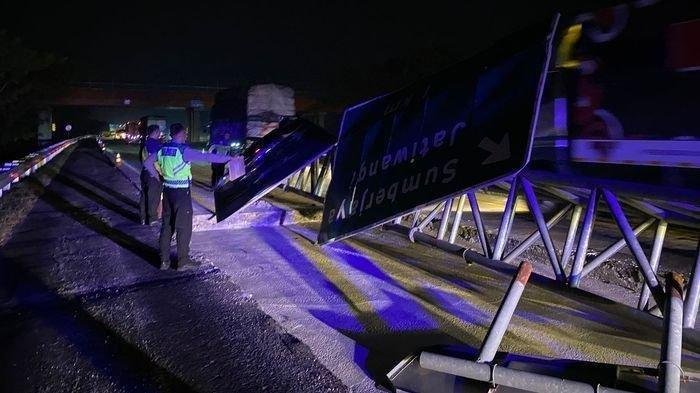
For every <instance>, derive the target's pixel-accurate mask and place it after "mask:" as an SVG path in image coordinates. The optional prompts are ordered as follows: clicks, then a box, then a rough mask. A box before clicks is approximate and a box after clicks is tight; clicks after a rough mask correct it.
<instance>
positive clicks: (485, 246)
mask: <svg viewBox="0 0 700 393" xmlns="http://www.w3.org/2000/svg"><path fill="white" fill-rule="evenodd" d="M467 198H468V199H469V207H470V209H471V211H472V218H474V224H476V232H477V233H478V235H479V243H481V249H482V250H483V251H484V256H485V257H487V258H491V256H492V255H493V253H492V251H491V245H490V244H489V239H488V237H487V236H486V228H485V227H484V221H483V220H482V219H481V211H480V210H479V202H478V201H477V199H476V195H475V194H474V192H468V193H467Z"/></svg>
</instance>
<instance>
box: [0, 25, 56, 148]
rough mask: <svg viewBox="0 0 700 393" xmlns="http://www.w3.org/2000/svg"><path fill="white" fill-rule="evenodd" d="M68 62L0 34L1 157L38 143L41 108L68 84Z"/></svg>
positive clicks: (3, 33)
mask: <svg viewBox="0 0 700 393" xmlns="http://www.w3.org/2000/svg"><path fill="white" fill-rule="evenodd" d="M66 63H67V62H66V61H65V59H62V58H58V57H56V56H55V55H53V54H50V53H44V52H39V51H35V50H32V49H29V48H27V47H25V46H24V45H23V43H22V42H21V40H20V39H18V38H13V37H10V36H9V35H8V34H7V32H5V31H0V156H5V155H8V154H12V153H13V152H14V151H16V150H17V149H18V148H19V147H20V146H26V145H27V144H30V143H32V141H35V140H36V133H37V129H36V125H37V111H38V108H39V107H40V105H41V102H42V101H43V100H45V99H47V98H48V97H49V96H51V95H52V94H56V92H57V91H59V89H60V88H61V87H62V86H63V84H64V83H66V81H67V67H66Z"/></svg>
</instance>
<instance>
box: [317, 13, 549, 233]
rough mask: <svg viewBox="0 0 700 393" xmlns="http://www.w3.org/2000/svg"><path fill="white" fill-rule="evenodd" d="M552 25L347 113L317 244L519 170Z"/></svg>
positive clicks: (533, 118)
mask: <svg viewBox="0 0 700 393" xmlns="http://www.w3.org/2000/svg"><path fill="white" fill-rule="evenodd" d="M554 25H556V22H555V23H554ZM555 28H556V26H553V24H552V23H543V24H540V25H537V26H533V27H532V28H530V29H528V30H526V31H523V32H520V33H519V34H518V35H517V36H513V37H510V38H508V39H506V40H504V41H502V42H499V43H498V44H497V45H495V46H494V47H492V48H491V49H489V50H487V51H485V52H483V53H481V54H480V55H478V56H475V57H473V58H471V59H469V60H466V61H464V62H461V63H458V64H456V65H454V66H452V67H450V68H449V69H446V70H444V71H442V72H440V73H439V74H437V75H434V76H432V77H430V78H427V79H425V80H421V81H419V82H417V83H414V84H412V85H410V86H408V87H406V88H403V89H401V90H398V91H395V92H393V93H390V94H387V95H384V96H381V97H377V98H375V99H372V100H370V101H367V102H365V103H362V104H360V105H357V106H354V107H352V108H349V109H347V110H346V111H345V113H344V115H343V120H342V124H341V130H340V134H339V139H338V145H337V148H336V156H335V163H334V166H333V170H334V172H333V178H332V180H331V183H330V186H329V190H328V193H327V194H326V203H325V208H324V212H323V221H322V223H321V229H320V232H319V238H318V240H319V243H321V244H323V243H327V242H331V241H334V240H337V239H339V238H343V237H346V236H350V235H352V234H354V233H357V232H359V231H362V230H364V229H367V228H370V227H372V226H376V225H379V224H381V223H383V222H386V221H389V220H391V219H393V218H395V217H397V216H400V215H403V214H406V213H409V212H411V211H413V210H414V209H416V208H417V207H420V206H424V205H427V204H430V203H433V202H436V201H439V200H441V199H445V198H447V197H449V196H451V195H457V194H458V193H461V192H463V191H464V190H466V189H470V188H473V187H476V186H479V185H482V184H485V183H489V182H493V181H495V180H497V179H500V178H503V177H506V176H510V175H512V174H514V173H516V172H517V171H519V170H521V169H522V168H523V167H524V166H525V165H526V164H527V162H528V160H529V154H530V148H531V144H532V138H533V132H534V124H535V122H536V117H537V108H538V106H539V102H540V98H541V94H542V88H543V85H544V79H545V76H546V73H547V67H548V62H549V58H550V53H551V42H552V35H553V32H554V31H555Z"/></svg>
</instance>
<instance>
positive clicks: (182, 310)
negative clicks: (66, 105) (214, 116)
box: [0, 141, 347, 392]
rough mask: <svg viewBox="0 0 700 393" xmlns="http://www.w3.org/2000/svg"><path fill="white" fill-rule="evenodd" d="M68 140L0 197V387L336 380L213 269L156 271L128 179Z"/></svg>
mask: <svg viewBox="0 0 700 393" xmlns="http://www.w3.org/2000/svg"><path fill="white" fill-rule="evenodd" d="M71 150H72V152H67V153H64V154H62V155H61V156H60V157H58V158H57V159H56V160H55V161H54V162H52V163H51V164H49V165H47V166H45V167H44V169H42V170H41V171H40V172H39V173H38V174H37V175H34V176H32V177H31V178H28V179H26V180H25V181H24V182H23V184H22V185H21V186H20V187H18V188H17V191H16V192H15V191H13V192H12V193H10V194H7V195H6V196H5V197H3V198H2V200H1V201H0V203H2V204H3V205H2V215H3V228H4V229H5V230H6V232H5V233H3V238H4V240H3V242H4V243H3V246H2V249H1V250H0V258H1V259H0V267H1V270H0V280H2V281H1V282H0V288H1V289H0V304H1V305H2V306H0V347H1V348H2V351H0V365H2V366H1V367H0V391H7V392H41V391H46V392H49V391H50V392H60V391H65V392H81V391H83V392H98V391H99V392H147V391H209V392H213V391H219V392H221V391H227V392H231V391H241V392H247V391H280V392H287V391H308V392H319V391H346V390H347V388H346V387H345V386H344V385H343V384H342V383H341V382H340V380H339V379H338V378H337V377H335V376H334V375H333V374H332V373H331V372H330V371H329V370H328V369H327V368H326V367H324V366H323V365H321V364H320V363H319V362H318V361H317V360H316V358H315V356H314V355H313V354H312V353H311V351H310V350H309V348H308V347H307V346H306V345H305V344H303V343H301V342H300V341H299V340H298V339H296V338H295V337H294V336H292V335H290V334H288V333H287V332H285V331H284V329H282V328H280V326H279V325H278V324H277V323H276V322H275V321H274V320H273V319H272V318H270V317H269V316H267V315H266V314H265V313H263V312H262V311H260V309H259V308H258V307H257V305H256V304H255V303H254V301H252V300H251V299H250V298H249V297H246V296H244V295H242V293H241V292H240V290H239V289H238V288H237V287H236V286H235V285H234V284H233V283H231V281H230V280H228V279H227V278H226V276H225V275H224V274H222V273H221V272H220V271H219V270H218V269H216V268H215V267H213V266H211V265H206V264H205V266H203V267H202V268H200V269H198V270H195V271H189V272H186V273H178V272H173V271H170V272H161V271H160V270H158V269H157V268H156V267H155V264H156V263H157V261H158V259H157V255H156V249H155V248H154V244H155V239H156V237H157V230H158V229H157V228H156V227H141V226H138V225H137V224H136V222H137V217H136V214H137V211H138V210H137V207H136V204H135V202H136V201H137V199H136V197H135V195H136V194H135V192H134V188H133V186H132V185H131V184H130V183H129V182H128V181H127V179H126V178H125V177H124V176H123V175H122V174H121V173H120V172H119V171H117V170H116V169H115V168H114V167H113V166H112V165H111V164H110V162H109V161H108V160H107V159H106V158H105V157H104V156H103V155H102V153H101V152H100V151H99V150H98V149H97V145H96V143H95V142H94V141H86V142H83V143H81V144H80V145H79V146H78V147H77V148H75V149H74V150H73V149H71ZM26 203H29V204H30V205H31V206H30V207H29V208H24V207H23V205H24V204H26ZM8 226H10V227H11V228H8ZM8 229H11V230H9V231H8Z"/></svg>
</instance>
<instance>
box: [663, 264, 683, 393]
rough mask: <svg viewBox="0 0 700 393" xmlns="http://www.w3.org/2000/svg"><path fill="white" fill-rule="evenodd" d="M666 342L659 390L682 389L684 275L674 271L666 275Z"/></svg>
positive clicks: (674, 392) (674, 390)
mask: <svg viewBox="0 0 700 393" xmlns="http://www.w3.org/2000/svg"><path fill="white" fill-rule="evenodd" d="M664 308H665V314H666V315H665V316H664V342H663V346H662V348H661V362H660V363H659V392H663V393H678V392H680V390H681V374H682V373H683V369H682V368H681V350H682V344H683V277H682V276H681V275H680V274H678V273H674V272H669V273H668V275H666V307H664Z"/></svg>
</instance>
